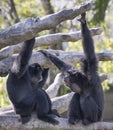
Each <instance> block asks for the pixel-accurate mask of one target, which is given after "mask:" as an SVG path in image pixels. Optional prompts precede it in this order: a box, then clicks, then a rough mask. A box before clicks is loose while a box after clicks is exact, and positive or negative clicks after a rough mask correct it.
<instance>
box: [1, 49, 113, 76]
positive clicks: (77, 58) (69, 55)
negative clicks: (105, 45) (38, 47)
mask: <svg viewBox="0 0 113 130" xmlns="http://www.w3.org/2000/svg"><path fill="white" fill-rule="evenodd" d="M48 51H49V52H50V53H52V54H54V55H56V56H58V57H59V58H60V59H61V60H63V61H65V62H66V63H69V64H76V63H78V62H81V59H82V58H84V54H83V53H81V52H75V51H70V52H65V51H61V50H48ZM96 55H97V57H98V59H99V61H109V60H113V53H97V54H96ZM14 59H15V56H12V57H10V58H6V59H3V60H1V61H0V76H6V75H7V74H8V72H9V70H10V68H11V66H12V64H13V61H14ZM31 63H39V64H40V65H41V66H43V67H49V68H50V67H55V66H54V65H53V64H52V63H51V62H50V61H49V60H48V59H47V58H46V57H45V56H44V55H43V54H42V53H40V52H35V53H34V54H33V55H32V57H31V60H30V64H31Z"/></svg>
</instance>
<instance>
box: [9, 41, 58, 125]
mask: <svg viewBox="0 0 113 130" xmlns="http://www.w3.org/2000/svg"><path fill="white" fill-rule="evenodd" d="M34 43H35V38H33V39H31V40H27V41H25V42H24V44H23V47H22V49H21V51H20V53H19V55H18V56H17V58H16V59H15V61H14V63H13V66H12V68H11V71H10V74H9V77H8V79H7V91H8V95H9V98H10V100H11V102H12V103H13V105H14V108H15V111H16V113H17V114H19V115H20V117H21V121H22V123H26V122H28V121H29V120H30V118H31V113H32V112H33V111H35V112H36V114H37V117H38V118H39V119H41V120H43V121H46V122H49V123H52V124H58V121H57V120H55V119H54V118H53V116H52V115H51V114H56V113H55V112H54V111H55V110H52V109H51V108H52V104H51V101H50V98H49V96H48V95H47V93H46V92H45V91H44V90H43V89H42V87H43V86H44V84H45V82H46V79H47V77H48V69H46V68H43V69H42V68H41V66H40V65H39V64H38V63H34V64H31V65H28V62H29V59H30V57H31V55H32V49H33V46H34Z"/></svg>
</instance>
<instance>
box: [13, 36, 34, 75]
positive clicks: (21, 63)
mask: <svg viewBox="0 0 113 130" xmlns="http://www.w3.org/2000/svg"><path fill="white" fill-rule="evenodd" d="M34 43H35V38H32V39H30V40H27V41H25V42H24V43H23V46H22V49H21V50H20V53H19V55H18V56H17V58H16V59H15V61H14V63H13V66H12V68H11V72H12V73H15V74H17V76H18V77H21V76H23V74H24V73H25V71H26V68H27V65H28V62H29V59H30V57H31V55H32V50H33V46H34Z"/></svg>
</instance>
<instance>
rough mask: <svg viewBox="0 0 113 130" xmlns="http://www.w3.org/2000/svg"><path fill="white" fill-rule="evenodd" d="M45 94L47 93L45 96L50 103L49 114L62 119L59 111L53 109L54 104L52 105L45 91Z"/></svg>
mask: <svg viewBox="0 0 113 130" xmlns="http://www.w3.org/2000/svg"><path fill="white" fill-rule="evenodd" d="M44 93H45V96H46V98H47V100H48V103H49V114H53V115H56V116H58V117H60V115H59V113H58V111H57V110H56V109H52V103H51V100H50V98H49V96H48V94H47V93H46V92H45V91H44Z"/></svg>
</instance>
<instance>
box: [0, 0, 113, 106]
mask: <svg viewBox="0 0 113 130" xmlns="http://www.w3.org/2000/svg"><path fill="white" fill-rule="evenodd" d="M86 2H88V1H87V0H76V1H75V0H3V1H1V2H0V3H1V4H0V29H3V28H6V27H8V26H11V25H13V24H15V23H17V22H19V21H21V20H22V19H25V18H28V17H33V16H34V17H35V16H39V17H43V16H45V15H49V14H52V13H55V12H58V11H60V10H63V9H71V8H72V9H73V8H77V6H79V5H81V4H83V3H86ZM94 3H95V8H94V10H92V11H90V12H88V13H87V17H88V22H89V26H90V28H91V27H95V26H101V27H103V28H104V34H103V35H101V36H96V37H95V38H94V40H95V43H96V44H95V47H96V51H97V52H112V50H113V31H112V30H113V26H112V25H113V16H112V12H113V1H112V0H94ZM77 30H80V25H79V22H77V20H76V19H74V20H72V21H71V20H70V21H65V22H63V23H61V24H60V25H58V26H57V27H56V28H53V29H51V30H49V31H42V32H41V33H39V34H38V35H39V36H41V35H45V34H50V33H57V32H71V31H77ZM50 48H52V49H64V50H66V51H69V50H76V51H82V46H81V41H78V42H76V43H71V42H69V43H61V44H57V45H54V46H50ZM99 72H100V73H108V74H109V83H108V81H106V82H104V83H103V86H104V89H105V90H108V89H109V87H110V86H112V84H113V83H112V82H113V81H112V80H111V79H112V78H111V75H112V73H113V63H112V61H109V62H99ZM53 73H56V70H54V71H53V70H52V71H51V74H50V77H51V75H53ZM52 77H53V78H54V76H52ZM53 78H50V79H51V81H50V82H52V81H53ZM5 82H6V78H1V79H0V99H1V100H0V106H4V105H7V104H8V103H9V101H8V100H7V98H6V95H7V94H6V90H5ZM112 88H113V87H112ZM67 91H69V90H67V89H66V88H62V89H61V90H60V92H59V94H64V93H66V92H67Z"/></svg>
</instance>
